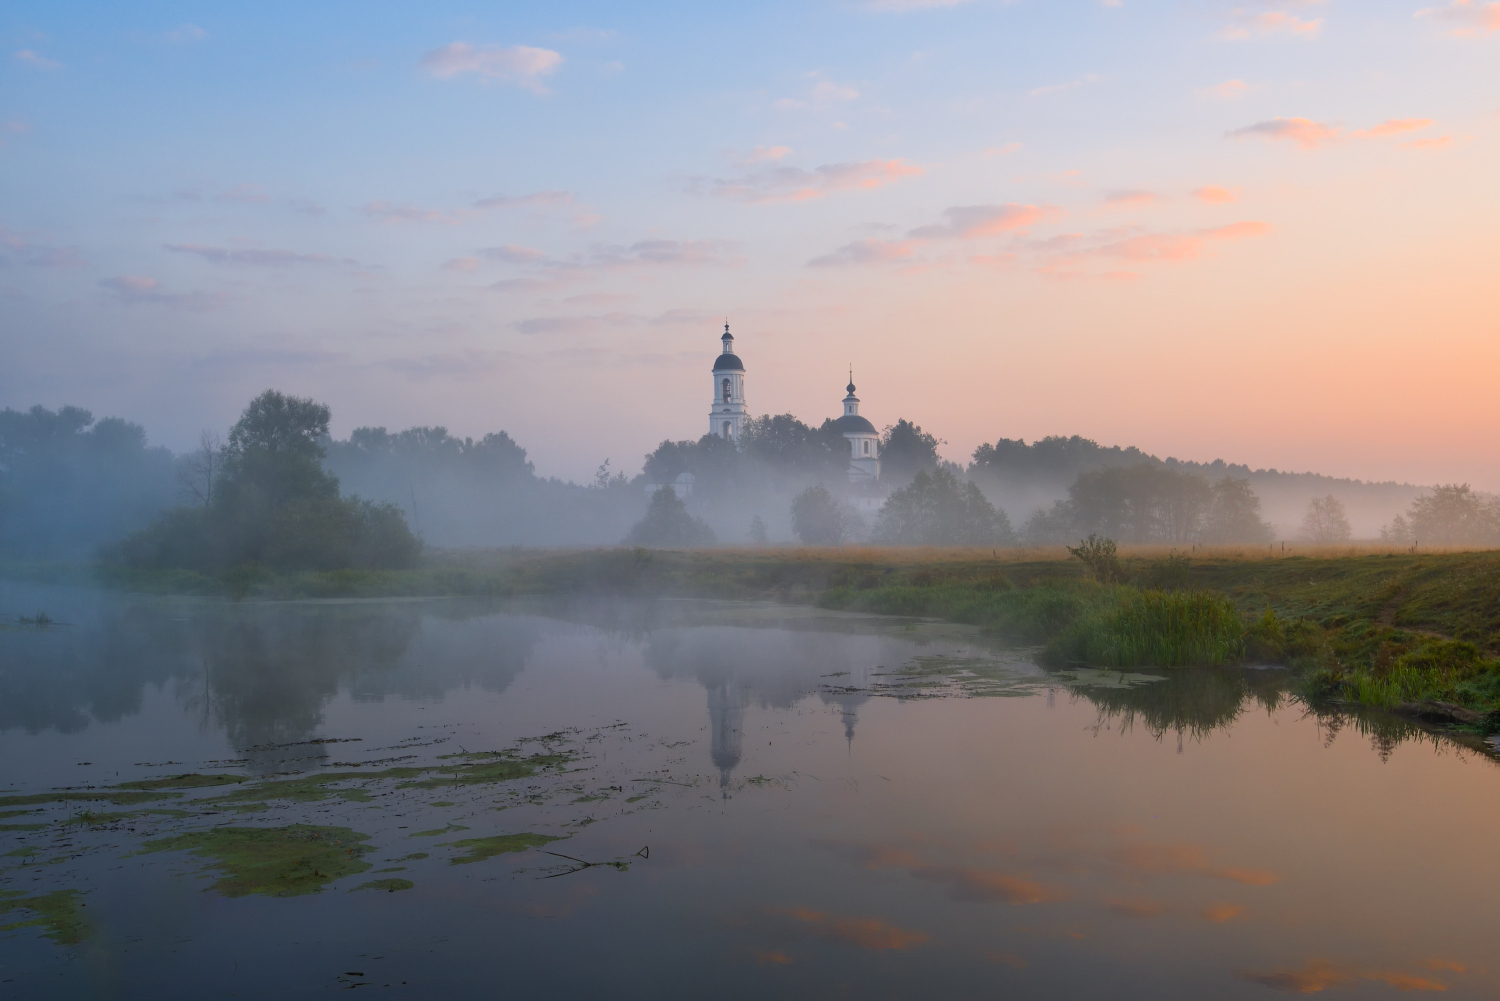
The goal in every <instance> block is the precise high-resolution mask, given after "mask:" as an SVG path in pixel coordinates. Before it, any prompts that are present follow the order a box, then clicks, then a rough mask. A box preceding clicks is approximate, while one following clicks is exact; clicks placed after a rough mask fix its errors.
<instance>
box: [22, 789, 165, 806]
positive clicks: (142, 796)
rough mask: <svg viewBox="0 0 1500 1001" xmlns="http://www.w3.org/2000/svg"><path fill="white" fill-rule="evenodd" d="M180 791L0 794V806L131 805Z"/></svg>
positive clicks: (106, 790)
mask: <svg viewBox="0 0 1500 1001" xmlns="http://www.w3.org/2000/svg"><path fill="white" fill-rule="evenodd" d="M180 798H182V793H180V792H128V791H125V790H120V789H111V788H105V789H99V790H95V791H90V792H76V791H72V790H66V789H64V790H58V791H57V792H38V793H32V794H30V795H26V796H0V806H35V805H37V804H40V803H113V804H114V805H115V806H133V805H135V804H136V803H150V802H152V801H154V800H158V799H180Z"/></svg>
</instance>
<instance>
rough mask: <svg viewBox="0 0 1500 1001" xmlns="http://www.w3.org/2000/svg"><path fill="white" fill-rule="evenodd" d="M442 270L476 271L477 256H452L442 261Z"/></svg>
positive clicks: (477, 267)
mask: <svg viewBox="0 0 1500 1001" xmlns="http://www.w3.org/2000/svg"><path fill="white" fill-rule="evenodd" d="M443 270H444V271H478V270H479V258H477V257H453V258H449V259H448V260H446V261H444V262H443Z"/></svg>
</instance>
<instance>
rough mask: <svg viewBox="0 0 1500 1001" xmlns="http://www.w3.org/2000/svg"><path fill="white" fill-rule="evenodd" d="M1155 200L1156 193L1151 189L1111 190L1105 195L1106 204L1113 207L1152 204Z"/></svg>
mask: <svg viewBox="0 0 1500 1001" xmlns="http://www.w3.org/2000/svg"><path fill="white" fill-rule="evenodd" d="M1154 201H1156V195H1154V194H1152V193H1151V192H1150V191H1139V190H1131V191H1110V192H1108V193H1106V194H1105V196H1104V204H1106V205H1108V206H1110V207H1112V208H1125V207H1131V206H1138V205H1150V204H1151V203H1152V202H1154Z"/></svg>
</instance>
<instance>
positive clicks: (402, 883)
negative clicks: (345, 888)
mask: <svg viewBox="0 0 1500 1001" xmlns="http://www.w3.org/2000/svg"><path fill="white" fill-rule="evenodd" d="M382 871H384V870H382ZM416 885H417V884H415V883H413V882H412V881H411V880H409V879H372V880H370V881H369V882H368V883H361V884H359V885H358V886H356V887H355V888H354V890H384V891H386V892H387V893H395V892H396V891H397V890H410V889H411V888H412V887H414V886H416ZM354 890H350V891H349V892H350V893H353V892H354Z"/></svg>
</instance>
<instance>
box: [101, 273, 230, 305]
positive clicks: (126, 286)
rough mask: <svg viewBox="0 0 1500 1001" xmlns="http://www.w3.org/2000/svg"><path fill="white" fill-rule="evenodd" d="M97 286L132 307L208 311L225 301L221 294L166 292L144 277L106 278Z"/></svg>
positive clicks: (155, 281)
mask: <svg viewBox="0 0 1500 1001" xmlns="http://www.w3.org/2000/svg"><path fill="white" fill-rule="evenodd" d="M99 284H100V285H101V286H103V287H104V288H107V289H109V290H110V291H111V292H114V293H115V295H116V296H118V297H119V299H120V301H122V302H126V303H130V304H132V305H137V304H143V303H148V304H153V305H158V306H171V307H177V308H183V309H209V308H212V307H215V306H222V305H224V303H225V301H226V300H225V297H224V296H223V295H222V294H210V293H207V292H188V293H179V292H168V291H166V289H164V288H163V287H162V284H161V282H159V281H157V280H156V279H155V278H149V277H147V276H145V275H117V276H116V277H114V278H106V279H104V280H103V281H101V282H100V283H99Z"/></svg>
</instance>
